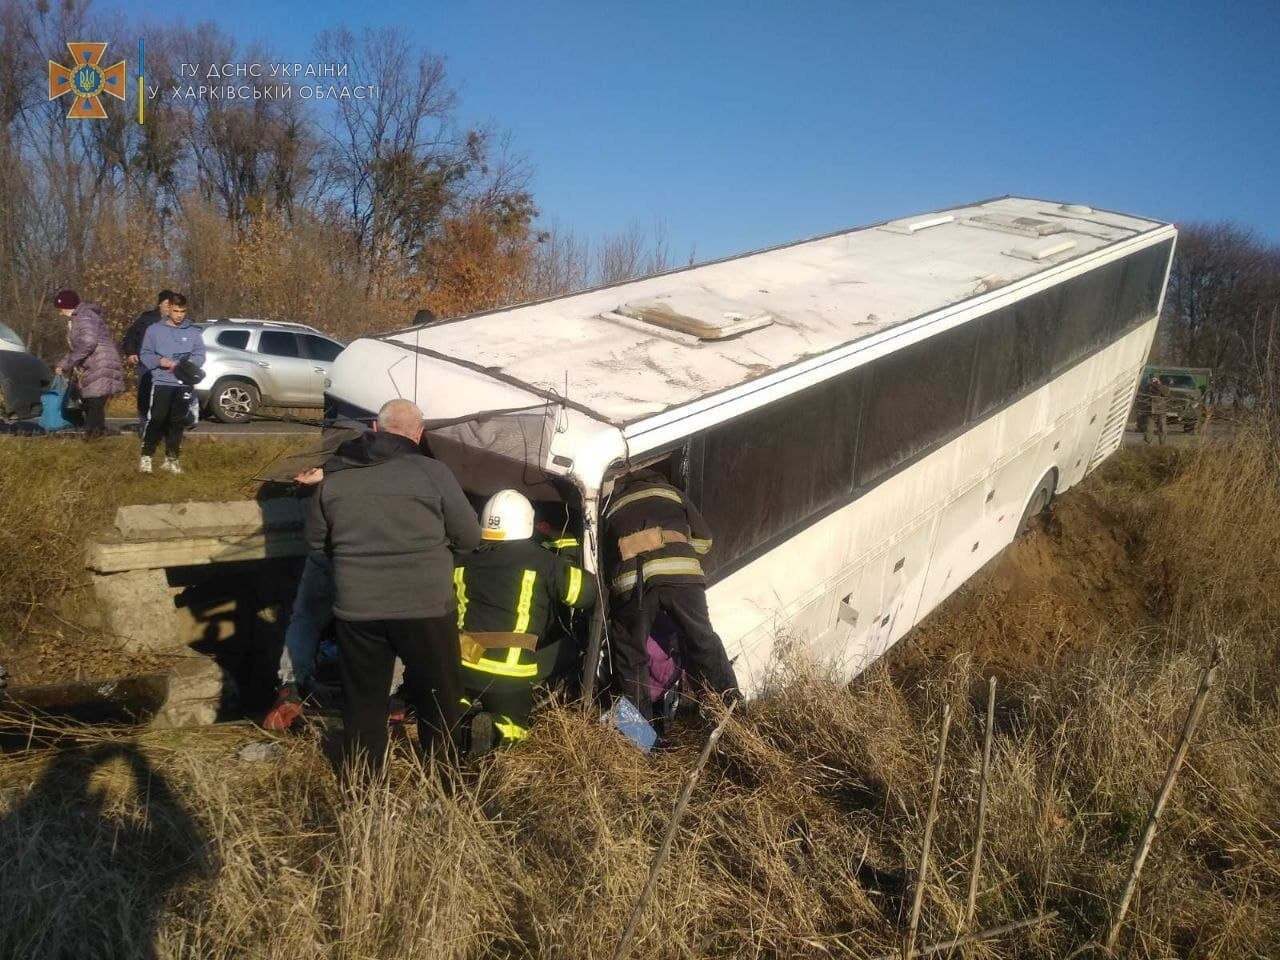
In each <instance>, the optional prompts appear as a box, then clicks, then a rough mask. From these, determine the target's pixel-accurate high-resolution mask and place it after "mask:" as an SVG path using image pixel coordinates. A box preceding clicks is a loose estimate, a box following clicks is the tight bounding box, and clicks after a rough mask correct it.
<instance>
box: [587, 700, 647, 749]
mask: <svg viewBox="0 0 1280 960" xmlns="http://www.w3.org/2000/svg"><path fill="white" fill-rule="evenodd" d="M600 719H601V720H602V721H604V723H605V724H607V725H608V726H611V727H614V728H616V729H617V730H618V732H619V733H621V734H622V735H623V736H624V737H626V738H627V739H628V740H630V741H631V742H632V743H634V744H635V745H636V746H637V747H639V748H640V750H641V751H643V752H644V753H648V752H650V751H651V750H652V749H653V747H654V744H656V743H657V742H658V731H656V730H654V729H653V725H652V724H651V723H649V721H648V720H646V719H645V718H644V716H643V715H642V714H641V713H640V711H639V710H637V709H636V705H635V704H634V703H632V702H631V701H630V700H628V699H627V698H626V697H619V698H618V699H617V700H615V701H613V706H612V708H610V710H609V712H608V713H606V714H605V715H604V716H602V717H601V718H600Z"/></svg>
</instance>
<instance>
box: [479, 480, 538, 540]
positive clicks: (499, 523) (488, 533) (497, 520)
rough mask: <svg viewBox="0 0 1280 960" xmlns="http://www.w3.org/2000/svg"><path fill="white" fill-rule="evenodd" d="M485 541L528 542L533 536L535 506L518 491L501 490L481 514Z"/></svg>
mask: <svg viewBox="0 0 1280 960" xmlns="http://www.w3.org/2000/svg"><path fill="white" fill-rule="evenodd" d="M480 536H481V537H483V538H484V539H485V540H528V539H529V538H530V537H532V536H533V504H532V503H530V502H529V498H528V497H526V496H525V495H524V494H523V493H520V492H519V491H517V490H499V491H498V492H497V493H495V494H494V495H493V496H492V497H490V498H489V502H488V503H486V504H485V505H484V511H483V512H482V513H481V514H480Z"/></svg>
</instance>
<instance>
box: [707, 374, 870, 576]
mask: <svg viewBox="0 0 1280 960" xmlns="http://www.w3.org/2000/svg"><path fill="white" fill-rule="evenodd" d="M864 379H865V375H864V374H862V373H861V372H860V371H857V370H854V371H851V372H850V373H847V374H843V375H841V376H839V377H835V378H833V379H831V380H829V381H827V382H826V383H822V384H819V385H817V386H814V387H810V388H808V389H806V390H802V391H801V392H799V393H797V394H794V395H793V396H790V397H787V398H786V399H784V400H781V401H779V402H777V403H771V404H769V405H767V406H765V407H761V408H760V409H758V410H753V411H751V412H750V413H748V414H744V415H743V416H741V417H738V418H737V419H734V420H729V421H727V422H725V423H722V424H720V425H718V426H716V427H713V428H712V429H710V430H708V431H707V432H706V433H705V434H703V435H702V437H701V441H700V443H699V444H697V445H695V454H696V453H697V452H699V451H698V447H700V454H701V455H700V456H695V462H694V464H693V472H694V473H695V474H696V475H697V476H696V477H695V481H694V482H693V483H691V485H690V487H691V491H692V492H693V493H694V496H695V497H696V500H695V502H696V503H697V505H698V508H699V509H700V510H701V511H702V514H703V516H704V517H705V518H706V520H707V523H708V524H709V525H710V526H711V530H712V533H713V534H714V535H715V544H716V545H715V549H714V550H713V551H712V553H711V556H710V557H709V558H708V563H707V566H708V568H709V572H710V571H711V570H715V569H717V568H722V567H724V566H726V565H728V564H730V563H732V562H733V561H735V560H738V559H740V558H741V557H743V556H745V555H747V554H748V553H750V552H751V551H752V550H754V549H755V548H756V547H759V546H761V545H762V544H764V543H766V542H767V541H769V540H770V539H771V538H773V537H776V536H779V535H781V534H784V533H786V532H787V531H789V530H791V529H792V528H794V527H796V526H798V525H802V524H803V523H804V522H805V521H806V520H809V519H810V518H811V517H813V516H814V515H815V514H816V513H819V512H820V511H822V510H823V509H825V508H826V507H828V506H830V505H831V504H833V503H837V502H845V501H846V500H847V499H848V497H849V495H850V493H851V491H852V486H853V459H854V453H855V451H856V448H857V434H858V421H859V413H860V406H861V397H862V384H863V381H864Z"/></svg>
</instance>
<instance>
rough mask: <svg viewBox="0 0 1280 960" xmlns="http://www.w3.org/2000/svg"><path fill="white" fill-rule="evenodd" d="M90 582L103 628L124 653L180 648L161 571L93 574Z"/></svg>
mask: <svg viewBox="0 0 1280 960" xmlns="http://www.w3.org/2000/svg"><path fill="white" fill-rule="evenodd" d="M91 579H92V582H93V592H94V595H95V596H97V598H98V601H99V605H100V610H101V614H102V619H103V621H104V625H105V626H106V628H107V630H109V631H110V632H111V633H113V634H115V635H116V636H118V637H120V640H121V646H122V647H123V648H124V649H125V650H128V651H130V652H134V653H141V652H155V651H164V650H171V649H174V648H176V647H181V646H183V645H184V640H185V636H184V631H183V630H182V627H181V624H179V622H178V612H177V610H176V609H175V607H174V605H173V594H172V591H170V589H169V581H168V579H167V578H166V577H165V572H164V570H162V569H161V570H129V571H125V572H123V573H112V574H106V575H100V574H93V575H92V577H91Z"/></svg>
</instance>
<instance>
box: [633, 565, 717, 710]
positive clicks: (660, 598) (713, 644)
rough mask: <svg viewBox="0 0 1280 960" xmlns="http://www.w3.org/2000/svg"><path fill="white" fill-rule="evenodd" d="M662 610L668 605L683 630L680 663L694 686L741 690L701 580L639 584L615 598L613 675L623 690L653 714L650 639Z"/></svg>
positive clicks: (638, 704)
mask: <svg viewBox="0 0 1280 960" xmlns="http://www.w3.org/2000/svg"><path fill="white" fill-rule="evenodd" d="M659 610H665V611H666V612H667V616H669V617H670V618H671V620H672V622H673V623H674V624H675V626H676V629H677V630H678V631H679V633H680V641H679V647H678V649H679V660H680V666H681V667H683V668H684V671H685V673H686V674H687V675H688V676H689V679H690V680H691V681H692V682H693V684H694V686H695V687H703V688H705V689H706V690H709V691H710V692H711V693H714V694H718V695H720V696H726V695H728V696H731V697H736V696H738V680H737V677H735V676H734V673H733V665H732V664H730V663H729V656H728V654H727V653H725V649H724V642H723V641H721V639H720V637H719V635H718V634H717V633H716V631H715V629H714V628H713V627H712V626H711V617H710V615H709V614H708V613H707V591H706V588H705V587H703V586H701V585H700V584H696V583H672V584H666V583H664V584H661V585H657V586H652V585H651V586H639V587H637V589H636V590H635V591H634V592H632V593H631V594H630V595H629V596H627V597H625V598H623V599H621V600H616V601H615V602H614V604H613V610H612V619H613V631H612V635H611V643H612V648H613V666H614V677H615V680H616V681H617V683H618V685H619V689H620V692H621V693H622V695H623V696H625V697H626V698H627V699H628V700H630V701H631V702H632V703H633V704H635V706H636V707H637V708H638V709H639V710H640V712H641V713H642V714H643V715H644V717H645V719H646V720H650V719H652V718H653V704H652V703H651V702H650V700H649V654H648V651H647V650H646V649H645V640H646V639H647V638H648V636H649V632H650V630H651V629H652V628H653V621H654V618H656V617H657V615H658V611H659Z"/></svg>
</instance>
